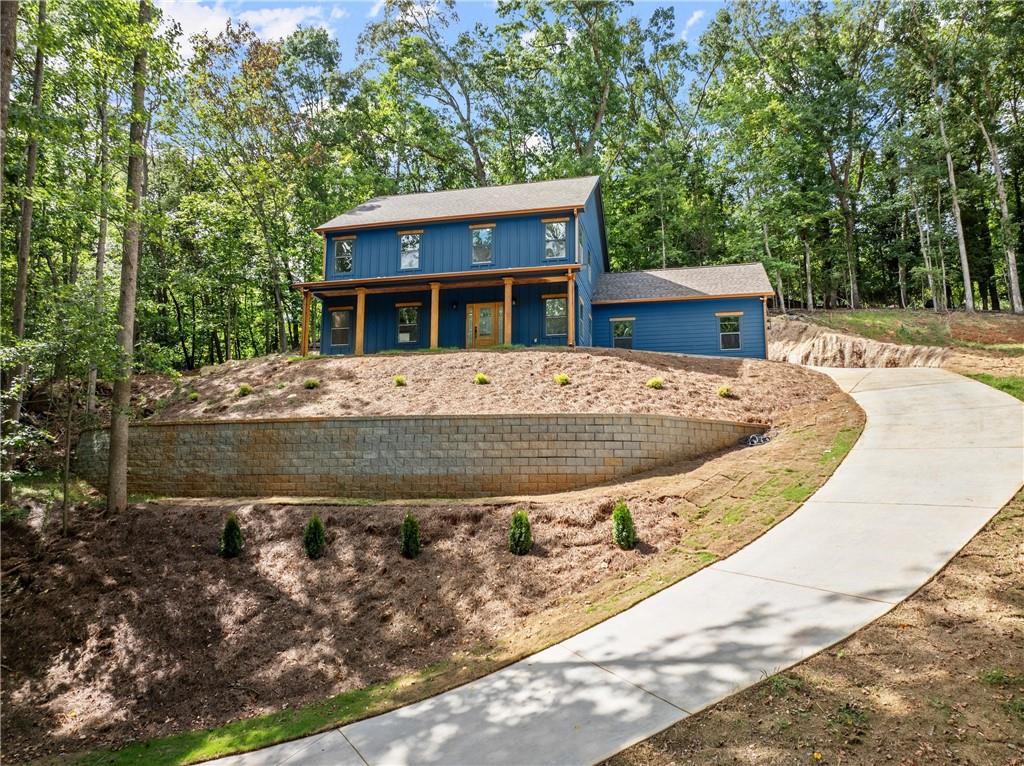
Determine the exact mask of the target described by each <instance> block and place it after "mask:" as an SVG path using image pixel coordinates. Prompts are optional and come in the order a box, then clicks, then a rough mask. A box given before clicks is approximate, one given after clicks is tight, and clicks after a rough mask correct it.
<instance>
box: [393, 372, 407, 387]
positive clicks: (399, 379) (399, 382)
mask: <svg viewBox="0 0 1024 766" xmlns="http://www.w3.org/2000/svg"><path fill="white" fill-rule="evenodd" d="M391 380H392V382H394V384H395V386H396V387H398V388H401V387H402V386H404V385H405V376H404V375H396V376H395V377H393V378H392V379H391Z"/></svg>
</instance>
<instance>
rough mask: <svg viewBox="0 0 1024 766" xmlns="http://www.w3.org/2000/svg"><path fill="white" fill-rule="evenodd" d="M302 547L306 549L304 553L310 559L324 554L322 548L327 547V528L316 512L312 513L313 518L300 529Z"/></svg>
mask: <svg viewBox="0 0 1024 766" xmlns="http://www.w3.org/2000/svg"><path fill="white" fill-rule="evenodd" d="M302 547H303V548H305V549H306V555H307V556H309V557H310V558H311V559H318V558H320V557H321V556H323V555H324V549H325V548H327V530H326V529H325V528H324V522H323V520H321V518H320V516H319V515H318V514H315V513H314V514H313V518H311V519H310V520H309V523H308V524H306V528H305V529H304V530H303V531H302Z"/></svg>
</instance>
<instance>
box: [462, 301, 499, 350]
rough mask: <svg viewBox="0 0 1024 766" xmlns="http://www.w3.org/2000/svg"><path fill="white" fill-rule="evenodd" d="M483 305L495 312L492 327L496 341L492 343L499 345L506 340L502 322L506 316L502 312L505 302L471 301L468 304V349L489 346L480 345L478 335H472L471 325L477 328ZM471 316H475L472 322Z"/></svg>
mask: <svg viewBox="0 0 1024 766" xmlns="http://www.w3.org/2000/svg"><path fill="white" fill-rule="evenodd" d="M481 306H486V307H488V308H490V309H491V311H493V312H494V313H493V317H492V319H491V327H492V328H493V331H494V332H493V337H494V343H492V344H490V345H492V346H498V345H501V344H502V343H503V342H505V341H504V340H503V339H502V335H504V328H503V327H502V325H501V322H502V321H503V319H504V317H503V316H502V313H503V312H504V304H503V303H502V302H501V301H473V302H471V303H467V304H466V348H467V349H474V348H488V346H478V345H477V344H476V337H475V336H474V337H471V336H470V327H473V328H475V327H476V326H477V321H476V320H477V317H478V316H479V314H480V307H481ZM470 316H472V317H473V321H472V323H470V322H469V321H468V319H469V317H470Z"/></svg>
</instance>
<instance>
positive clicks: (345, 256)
mask: <svg viewBox="0 0 1024 766" xmlns="http://www.w3.org/2000/svg"><path fill="white" fill-rule="evenodd" d="M355 249H356V241H355V240H354V239H336V240H334V273H335V274H349V273H351V272H352V260H353V255H354V254H355Z"/></svg>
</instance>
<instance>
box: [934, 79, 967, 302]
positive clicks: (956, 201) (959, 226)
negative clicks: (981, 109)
mask: <svg viewBox="0 0 1024 766" xmlns="http://www.w3.org/2000/svg"><path fill="white" fill-rule="evenodd" d="M932 93H933V94H934V97H935V115H936V117H938V120H939V136H940V137H941V138H942V148H943V151H944V152H945V154H946V172H947V173H948V174H949V193H950V196H951V197H952V198H953V219H954V220H955V221H956V239H957V244H958V245H959V246H960V269H961V271H962V272H963V277H964V310H966V311H969V312H973V311H974V289H973V287H972V286H971V266H970V264H969V263H968V262H967V242H966V241H965V240H964V224H963V221H962V220H961V219H960V194H959V192H958V191H957V188H956V172H955V170H954V169H953V153H952V150H951V149H950V147H949V139H948V138H947V137H946V121H945V119H943V117H942V99H941V97H940V96H939V88H938V84H937V82H936V80H935V76H934V75H933V76H932Z"/></svg>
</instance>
